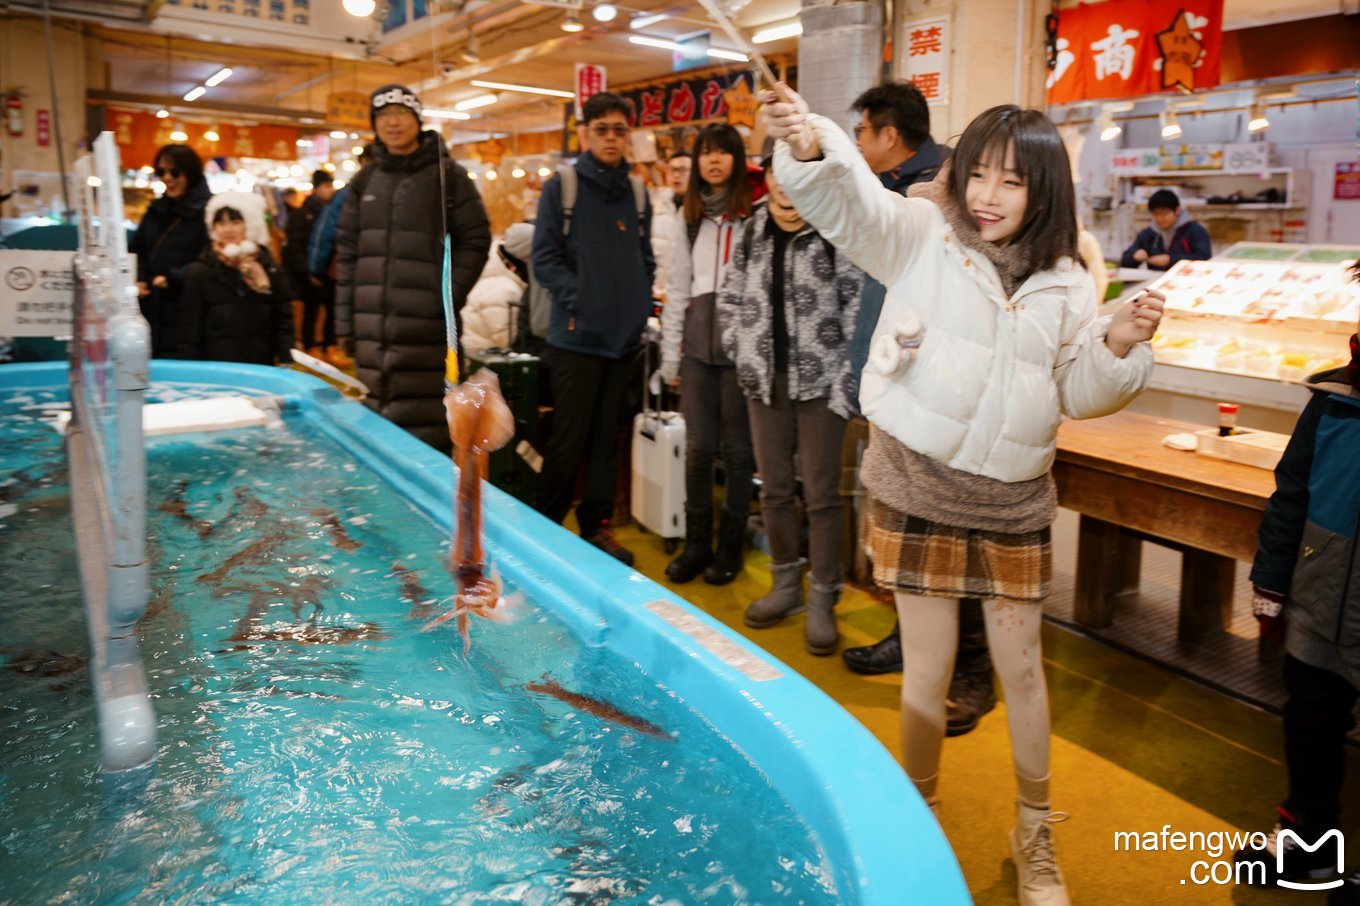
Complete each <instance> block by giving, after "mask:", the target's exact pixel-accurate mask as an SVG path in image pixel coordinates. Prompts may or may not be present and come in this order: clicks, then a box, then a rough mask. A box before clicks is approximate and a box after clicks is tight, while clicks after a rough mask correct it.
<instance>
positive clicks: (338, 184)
mask: <svg viewBox="0 0 1360 906" xmlns="http://www.w3.org/2000/svg"><path fill="white" fill-rule="evenodd" d="M331 185H333V186H335V191H337V192H339V191H340V190H341V189H343V188H344V187H345V181H344V180H343V179H337V180H335V181H334V182H333V183H331Z"/></svg>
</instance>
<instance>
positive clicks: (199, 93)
mask: <svg viewBox="0 0 1360 906" xmlns="http://www.w3.org/2000/svg"><path fill="white" fill-rule="evenodd" d="M207 93H208V89H206V88H204V87H203V86H202V85H199V86H198V87H197V88H195V89H194V90H193V91H191V92H189V93H188V94H186V95H185V96H184V99H185V100H186V101H196V100H198V99H199V98H201V97H203V95H205V94H207Z"/></svg>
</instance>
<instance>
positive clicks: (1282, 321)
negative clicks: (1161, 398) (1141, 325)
mask: <svg viewBox="0 0 1360 906" xmlns="http://www.w3.org/2000/svg"><path fill="white" fill-rule="evenodd" d="M1358 256H1360V248H1349V247H1346V246H1307V245H1283V244H1278V245H1277V244H1269V243H1239V244H1236V245H1234V246H1232V247H1230V248H1228V249H1225V250H1224V253H1223V254H1222V255H1219V256H1217V257H1215V258H1213V259H1211V260H1209V261H1181V262H1178V263H1177V264H1176V265H1175V266H1174V267H1172V268H1171V269H1170V270H1169V271H1167V272H1166V273H1165V274H1163V275H1161V276H1160V277H1158V278H1156V279H1155V280H1153V281H1152V282H1151V283H1149V284H1148V287H1149V288H1151V289H1156V290H1158V291H1160V292H1161V293H1163V294H1164V295H1165V296H1166V312H1165V314H1164V316H1163V319H1162V323H1161V326H1160V328H1159V329H1158V331H1157V336H1156V337H1155V338H1154V339H1153V341H1152V345H1153V349H1154V351H1155V352H1156V356H1157V368H1156V371H1155V372H1154V376H1153V380H1152V384H1151V386H1152V388H1154V389H1159V390H1163V391H1167V392H1171V393H1175V394H1180V395H1186V396H1191V397H1198V398H1200V399H1209V400H1212V399H1226V400H1233V401H1236V402H1240V403H1244V404H1247V405H1252V406H1258V407H1265V408H1268V409H1275V410H1280V411H1284V412H1288V413H1291V414H1293V413H1296V412H1297V411H1298V409H1299V408H1300V407H1301V406H1302V404H1303V402H1304V401H1306V399H1307V391H1306V390H1305V389H1304V388H1303V386H1302V382H1303V381H1304V380H1305V379H1306V378H1307V377H1308V376H1309V375H1311V374H1315V373H1317V372H1319V371H1323V370H1325V369H1327V368H1333V367H1337V366H1339V365H1343V364H1345V363H1346V362H1348V361H1349V360H1350V349H1349V344H1348V338H1349V337H1350V335H1351V334H1353V333H1355V331H1356V320H1357V318H1360V287H1357V285H1356V284H1355V283H1354V282H1353V281H1352V280H1351V274H1350V271H1349V265H1350V263H1351V262H1353V261H1354V260H1356V258H1357V257H1358ZM1261 427H1267V426H1265V425H1262V426H1261ZM1272 430H1278V428H1272Z"/></svg>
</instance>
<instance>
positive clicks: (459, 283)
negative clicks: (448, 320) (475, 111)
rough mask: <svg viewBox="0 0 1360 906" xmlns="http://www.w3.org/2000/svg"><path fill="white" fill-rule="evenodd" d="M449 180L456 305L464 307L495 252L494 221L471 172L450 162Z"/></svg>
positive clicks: (447, 207) (448, 198) (454, 303)
mask: <svg viewBox="0 0 1360 906" xmlns="http://www.w3.org/2000/svg"><path fill="white" fill-rule="evenodd" d="M447 166H448V169H449V172H448V176H447V179H446V180H445V192H446V195H445V198H444V201H445V205H446V209H447V211H448V230H449V240H450V242H449V245H450V248H451V250H452V254H453V260H452V262H451V268H450V270H451V272H452V280H453V307H454V309H455V310H457V309H461V308H462V307H463V303H464V302H466V301H467V296H468V293H470V292H471V291H472V287H473V285H474V284H476V282H477V280H478V279H479V278H480V277H481V276H482V268H484V267H485V266H486V257H487V253H489V252H490V251H491V221H490V220H489V219H487V216H486V208H485V206H483V205H482V196H481V195H480V194H479V193H478V192H477V187H476V186H474V185H473V183H472V180H470V179H468V175H467V171H466V170H464V169H463V168H462V166H460V165H459V164H457V163H454V162H452V161H450V162H449V163H448V165H447Z"/></svg>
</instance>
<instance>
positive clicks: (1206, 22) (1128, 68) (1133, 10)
mask: <svg viewBox="0 0 1360 906" xmlns="http://www.w3.org/2000/svg"><path fill="white" fill-rule="evenodd" d="M1222 50H1223V0H1109V2H1107V3H1098V4H1092V5H1089V6H1079V7H1077V8H1075V9H1067V10H1063V11H1061V12H1060V13H1059V14H1058V36H1057V66H1056V68H1054V69H1053V70H1052V71H1050V72H1049V74H1048V103H1049V104H1070V103H1073V102H1075V101H1090V100H1104V99H1108V98H1131V97H1139V96H1142V95H1148V94H1158V93H1160V92H1165V91H1187V92H1188V91H1198V90H1200V89H1204V88H1212V87H1214V86H1215V85H1217V84H1218V82H1219V58H1220V56H1221V54H1222Z"/></svg>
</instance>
